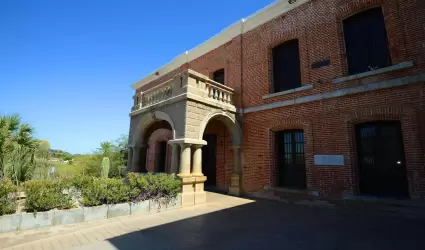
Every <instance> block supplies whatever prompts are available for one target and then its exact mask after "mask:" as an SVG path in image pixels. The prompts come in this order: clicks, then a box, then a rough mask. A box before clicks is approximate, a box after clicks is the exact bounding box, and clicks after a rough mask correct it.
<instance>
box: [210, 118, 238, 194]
mask: <svg viewBox="0 0 425 250" xmlns="http://www.w3.org/2000/svg"><path fill="white" fill-rule="evenodd" d="M202 139H203V140H205V141H206V142H207V145H205V146H203V148H202V173H203V174H204V175H205V176H207V181H206V182H205V189H206V190H210V191H225V192H227V191H228V187H229V185H230V176H231V175H232V161H233V150H232V138H231V134H230V133H229V131H228V130H227V128H226V125H225V124H224V123H223V122H221V121H220V120H218V119H212V120H210V121H209V122H208V124H207V126H206V128H205V131H204V135H203V137H202Z"/></svg>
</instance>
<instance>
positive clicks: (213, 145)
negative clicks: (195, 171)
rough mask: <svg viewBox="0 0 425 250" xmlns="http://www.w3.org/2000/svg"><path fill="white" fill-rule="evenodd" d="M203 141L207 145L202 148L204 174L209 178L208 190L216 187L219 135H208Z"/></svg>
mask: <svg viewBox="0 0 425 250" xmlns="http://www.w3.org/2000/svg"><path fill="white" fill-rule="evenodd" d="M203 139H204V140H205V141H207V145H205V146H204V147H203V148H202V173H204V175H206V176H207V181H206V182H205V187H206V189H208V188H211V187H215V186H216V151H217V135H215V134H207V135H204V137H203Z"/></svg>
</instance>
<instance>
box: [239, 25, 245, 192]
mask: <svg viewBox="0 0 425 250" xmlns="http://www.w3.org/2000/svg"><path fill="white" fill-rule="evenodd" d="M244 23H245V19H244V18H242V19H241V46H240V47H241V48H240V50H241V55H240V56H241V58H240V60H241V72H240V73H241V76H240V77H241V91H240V93H241V108H240V114H239V115H240V121H241V122H240V126H241V128H240V129H241V144H240V145H239V152H240V159H239V161H240V162H239V165H240V173H239V188H240V193H244V191H243V172H244V169H243V165H244V150H243V145H244V143H243V138H244V136H243V126H244V124H245V116H244V103H243V84H244V79H243V64H244V63H243V45H244V44H243V33H244Z"/></svg>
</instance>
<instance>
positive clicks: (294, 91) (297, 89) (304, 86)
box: [263, 84, 313, 100]
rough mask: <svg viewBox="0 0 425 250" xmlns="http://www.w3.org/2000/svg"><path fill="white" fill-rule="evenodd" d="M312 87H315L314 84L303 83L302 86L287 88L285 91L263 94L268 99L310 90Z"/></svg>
mask: <svg viewBox="0 0 425 250" xmlns="http://www.w3.org/2000/svg"><path fill="white" fill-rule="evenodd" d="M312 88H313V84H305V85H303V86H302V87H299V88H295V89H288V90H285V91H281V92H277V93H273V94H268V95H265V96H263V100H264V99H268V98H272V97H276V96H282V95H287V94H292V93H296V92H300V91H304V90H309V89H312Z"/></svg>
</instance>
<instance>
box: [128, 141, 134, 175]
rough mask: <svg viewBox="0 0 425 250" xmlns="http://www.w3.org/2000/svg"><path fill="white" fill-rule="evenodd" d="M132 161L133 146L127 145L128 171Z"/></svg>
mask: <svg viewBox="0 0 425 250" xmlns="http://www.w3.org/2000/svg"><path fill="white" fill-rule="evenodd" d="M132 162H133V147H128V153H127V170H128V171H130V170H131V167H132V166H133V165H132Z"/></svg>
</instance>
